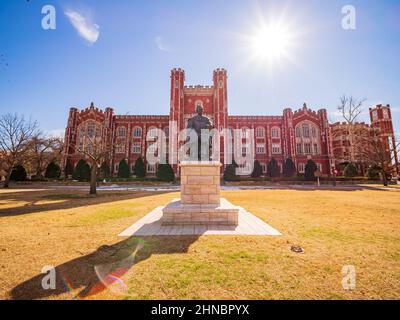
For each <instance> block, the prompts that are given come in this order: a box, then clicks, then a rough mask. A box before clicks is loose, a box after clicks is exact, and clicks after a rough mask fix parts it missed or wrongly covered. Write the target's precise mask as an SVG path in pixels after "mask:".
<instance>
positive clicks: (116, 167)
mask: <svg viewBox="0 0 400 320" xmlns="http://www.w3.org/2000/svg"><path fill="white" fill-rule="evenodd" d="M118 169H119V167H118V164H116V165H115V167H114V172H115V173H118Z"/></svg>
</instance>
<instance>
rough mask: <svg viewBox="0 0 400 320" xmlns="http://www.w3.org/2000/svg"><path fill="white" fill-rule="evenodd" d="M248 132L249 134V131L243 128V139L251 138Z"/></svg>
mask: <svg viewBox="0 0 400 320" xmlns="http://www.w3.org/2000/svg"><path fill="white" fill-rule="evenodd" d="M248 132H249V129H247V128H242V139H247V138H248V136H249V134H248Z"/></svg>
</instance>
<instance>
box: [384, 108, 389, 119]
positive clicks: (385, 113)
mask: <svg viewBox="0 0 400 320" xmlns="http://www.w3.org/2000/svg"><path fill="white" fill-rule="evenodd" d="M383 119H389V111H388V110H387V109H383Z"/></svg>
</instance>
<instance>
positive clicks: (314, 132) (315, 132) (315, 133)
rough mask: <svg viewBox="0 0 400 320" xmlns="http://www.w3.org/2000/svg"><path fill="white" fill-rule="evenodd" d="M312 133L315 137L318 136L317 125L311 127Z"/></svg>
mask: <svg viewBox="0 0 400 320" xmlns="http://www.w3.org/2000/svg"><path fill="white" fill-rule="evenodd" d="M311 134H312V136H313V138H315V137H316V136H317V130H316V129H315V127H312V128H311Z"/></svg>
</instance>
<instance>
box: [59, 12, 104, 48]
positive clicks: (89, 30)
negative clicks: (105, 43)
mask: <svg viewBox="0 0 400 320" xmlns="http://www.w3.org/2000/svg"><path fill="white" fill-rule="evenodd" d="M64 13H65V15H66V16H67V18H68V20H69V22H71V24H72V26H73V27H74V28H75V30H76V31H77V32H78V34H79V35H80V36H81V37H82V38H83V39H85V40H86V41H87V42H88V43H89V44H91V45H92V44H94V43H96V41H97V40H98V39H99V36H100V27H99V26H98V25H97V24H95V23H93V22H91V21H90V20H91V19H90V18H89V17H88V16H85V15H84V14H83V13H79V12H78V11H75V10H71V9H68V10H66V11H65V12H64Z"/></svg>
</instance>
